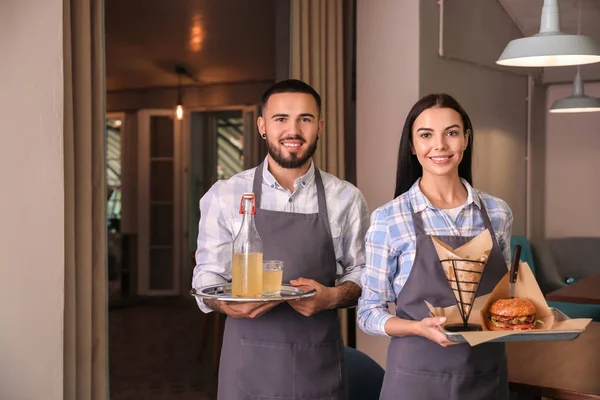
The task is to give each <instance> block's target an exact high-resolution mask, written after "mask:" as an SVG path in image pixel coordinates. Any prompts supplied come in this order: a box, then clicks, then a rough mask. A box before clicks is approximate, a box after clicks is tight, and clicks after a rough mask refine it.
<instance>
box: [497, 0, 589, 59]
mask: <svg viewBox="0 0 600 400" xmlns="http://www.w3.org/2000/svg"><path fill="white" fill-rule="evenodd" d="M559 20H560V15H559V10H558V0H544V6H543V7H542V18H541V22H540V32H539V33H538V34H537V35H534V36H531V37H526V38H521V39H515V40H512V41H511V42H510V43H508V45H507V46H506V48H505V49H504V51H503V52H502V55H500V58H499V59H498V61H496V63H497V64H499V65H504V66H510V67H558V66H567V65H583V64H593V63H597V62H600V47H598V45H597V44H596V43H595V42H594V40H593V39H592V38H590V37H588V36H583V35H567V34H564V33H562V32H560V22H559Z"/></svg>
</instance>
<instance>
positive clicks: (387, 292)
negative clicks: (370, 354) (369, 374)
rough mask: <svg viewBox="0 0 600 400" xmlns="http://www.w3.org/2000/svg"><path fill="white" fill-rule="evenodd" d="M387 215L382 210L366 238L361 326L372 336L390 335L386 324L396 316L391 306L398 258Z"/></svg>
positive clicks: (360, 308) (362, 277) (372, 217)
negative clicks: (391, 312) (388, 305)
mask: <svg viewBox="0 0 600 400" xmlns="http://www.w3.org/2000/svg"><path fill="white" fill-rule="evenodd" d="M390 240H391V237H390V231H389V228H388V219H387V212H386V210H385V209H378V210H376V211H375V212H373V215H372V216H371V226H370V228H369V229H368V231H367V234H366V236H365V249H366V265H365V268H364V269H363V272H362V275H361V284H362V295H361V297H360V299H359V300H358V316H357V322H358V326H359V327H360V329H361V330H363V331H364V332H365V333H368V334H370V335H378V336H388V335H387V333H386V332H385V323H386V322H387V320H388V319H390V318H391V317H392V315H391V314H390V313H389V311H388V308H387V304H388V303H389V302H393V301H394V300H395V298H396V295H395V293H394V288H393V280H394V276H395V274H396V270H397V268H398V261H397V260H398V258H397V254H396V252H395V251H394V250H393V248H392V246H391V242H390Z"/></svg>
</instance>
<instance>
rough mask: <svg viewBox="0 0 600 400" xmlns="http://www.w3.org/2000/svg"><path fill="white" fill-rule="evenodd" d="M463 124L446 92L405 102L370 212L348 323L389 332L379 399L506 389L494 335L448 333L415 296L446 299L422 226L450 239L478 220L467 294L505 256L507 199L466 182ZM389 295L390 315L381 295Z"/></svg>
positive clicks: (476, 399)
mask: <svg viewBox="0 0 600 400" xmlns="http://www.w3.org/2000/svg"><path fill="white" fill-rule="evenodd" d="M472 154H473V127H472V125H471V120H470V119H469V116H468V115H467V113H466V112H465V111H464V110H463V108H462V107H461V106H460V105H459V104H458V102H457V101H456V100H455V99H453V98H452V97H451V96H449V95H447V94H433V95H428V96H426V97H424V98H422V99H421V100H419V101H418V102H417V103H416V104H415V105H414V106H413V108H412V109H411V110H410V112H409V114H408V117H407V119H406V122H405V124H404V129H403V131H402V138H401V140H400V150H399V154H398V171H397V177H396V194H395V199H394V200H392V201H390V202H389V203H387V204H385V205H384V206H382V207H380V208H378V209H377V210H375V212H373V214H372V216H371V227H370V229H369V231H368V233H367V235H366V252H367V259H366V267H365V269H364V270H363V273H362V277H361V282H362V287H363V290H362V297H361V298H360V300H359V302H358V324H359V326H360V328H361V329H362V330H363V331H365V332H366V333H368V334H372V335H387V336H391V337H392V340H391V342H390V346H389V348H388V356H387V368H386V375H385V379H384V383H383V389H382V392H381V399H382V400H392V399H393V400H398V399H407V400H414V399H424V400H438V399H439V400H448V399H450V400H455V399H460V400H492V399H502V400H505V399H508V378H507V367H506V355H505V349H504V345H503V344H502V343H486V344H481V345H478V346H475V347H470V346H469V345H468V344H458V345H455V344H454V343H451V342H449V341H448V340H447V339H446V337H445V336H444V335H443V334H442V333H441V331H440V325H442V324H443V323H444V322H445V321H444V320H445V319H444V318H431V317H429V311H428V309H427V307H426V305H425V303H424V301H425V300H426V301H428V302H429V303H431V304H433V305H434V306H439V307H447V306H451V305H454V304H456V303H455V299H454V294H453V293H452V290H451V289H450V286H449V284H448V281H447V280H446V276H445V274H444V272H443V270H442V267H441V264H440V261H439V258H438V256H437V253H436V251H435V248H434V246H433V242H432V240H431V236H432V235H433V236H436V237H437V238H439V239H440V240H442V241H444V242H445V243H447V244H449V245H450V246H452V247H453V248H457V247H459V246H461V245H463V244H465V243H466V242H468V241H469V240H471V239H472V238H473V237H475V236H477V235H478V234H480V233H481V232H483V231H484V230H485V229H489V230H490V233H492V238H493V242H494V246H493V249H492V251H491V253H490V256H489V258H488V262H487V264H486V267H485V270H484V273H483V275H482V278H481V282H480V285H479V289H478V292H477V296H481V295H484V294H487V293H489V292H491V291H492V289H493V288H494V287H495V286H496V284H497V283H498V282H499V281H500V279H501V278H502V277H503V276H504V275H505V274H506V272H507V270H508V267H507V266H508V264H509V260H510V235H511V228H512V213H511V211H510V208H509V207H508V205H507V204H506V203H505V202H504V201H502V200H500V199H498V198H495V197H493V196H490V195H488V194H486V193H484V192H482V191H480V190H477V189H474V188H473V187H472V186H471V185H472V178H471V177H472V174H471V158H472ZM388 302H395V303H396V311H395V313H394V315H392V314H390V313H389V312H388V308H387V303H388Z"/></svg>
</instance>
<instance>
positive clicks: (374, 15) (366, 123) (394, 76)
mask: <svg viewBox="0 0 600 400" xmlns="http://www.w3.org/2000/svg"><path fill="white" fill-rule="evenodd" d="M374 3H375V2H374V1H373V0H357V28H356V29H357V45H356V52H357V57H356V62H357V66H356V68H357V75H356V86H357V94H356V150H357V151H356V153H357V157H356V165H357V170H356V173H357V184H358V188H359V189H360V190H361V191H362V192H363V193H364V195H365V198H366V200H367V203H368V205H369V208H370V209H371V211H373V210H374V209H375V208H376V207H379V206H381V205H383V204H385V203H386V202H388V201H390V200H391V199H392V198H393V196H394V186H395V179H396V157H397V153H398V145H399V143H400V134H401V133H402V125H403V124H404V119H405V118H406V114H407V113H408V110H409V109H410V107H411V106H412V105H413V103H414V102H415V101H417V99H418V97H419V3H418V2H416V1H398V0H377V2H376V5H375V4H374ZM356 342H357V347H358V349H360V350H361V351H363V352H366V353H367V354H369V355H370V356H371V357H372V358H374V359H375V360H376V361H377V362H379V363H380V364H381V365H385V359H386V351H387V344H388V343H389V339H386V338H381V337H373V336H368V335H366V334H364V333H363V332H362V331H361V330H360V329H359V328H357V335H356Z"/></svg>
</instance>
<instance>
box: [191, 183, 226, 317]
mask: <svg viewBox="0 0 600 400" xmlns="http://www.w3.org/2000/svg"><path fill="white" fill-rule="evenodd" d="M219 187H220V182H217V183H216V184H215V185H213V187H212V188H211V189H210V190H209V191H208V192H207V193H206V194H205V195H204V196H203V197H202V199H201V200H200V222H199V223H198V240H197V244H198V247H197V249H196V266H195V267H194V273H193V278H192V286H193V287H194V288H200V287H204V286H208V285H217V284H221V283H226V282H227V281H229V280H231V244H232V241H233V239H232V238H233V235H232V233H231V230H230V228H229V227H228V224H227V221H226V218H225V216H224V213H223V209H222V207H221V204H220V202H219V197H220V196H219ZM196 300H197V302H198V306H199V307H200V309H201V310H202V311H203V312H205V313H208V312H211V311H212V310H211V309H210V308H209V307H207V306H206V305H205V304H204V301H202V299H199V298H196Z"/></svg>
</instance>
